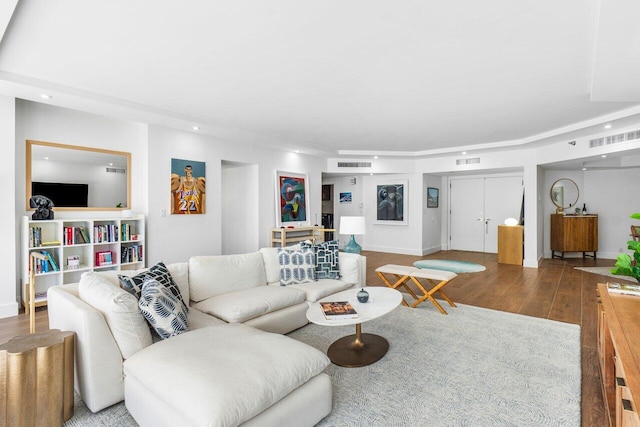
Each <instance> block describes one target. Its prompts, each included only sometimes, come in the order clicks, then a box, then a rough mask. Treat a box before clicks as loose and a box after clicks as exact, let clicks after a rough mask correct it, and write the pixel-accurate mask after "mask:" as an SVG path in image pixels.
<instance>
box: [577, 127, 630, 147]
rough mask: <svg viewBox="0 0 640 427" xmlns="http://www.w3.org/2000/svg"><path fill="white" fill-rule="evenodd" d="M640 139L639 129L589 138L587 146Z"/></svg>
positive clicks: (600, 145) (599, 145)
mask: <svg viewBox="0 0 640 427" xmlns="http://www.w3.org/2000/svg"><path fill="white" fill-rule="evenodd" d="M634 139H640V130H634V131H631V132H625V133H619V134H616V135H610V136H604V137H602V138H595V139H591V140H589V148H595V147H602V146H604V145H611V144H618V143H620V142H625V141H631V140H634Z"/></svg>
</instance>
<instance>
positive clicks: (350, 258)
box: [340, 252, 366, 284]
mask: <svg viewBox="0 0 640 427" xmlns="http://www.w3.org/2000/svg"><path fill="white" fill-rule="evenodd" d="M360 261H361V257H360V255H358V254H350V253H348V252H340V279H341V280H344V281H345V282H347V283H352V284H356V283H358V279H359V277H360ZM365 280H366V277H363V278H362V283H363V284H364V283H365Z"/></svg>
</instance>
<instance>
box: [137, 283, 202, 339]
mask: <svg viewBox="0 0 640 427" xmlns="http://www.w3.org/2000/svg"><path fill="white" fill-rule="evenodd" d="M138 306H139V307H140V311H141V312H142V315H143V316H144V318H145V319H147V322H149V324H150V325H151V327H152V328H153V330H155V331H156V333H157V334H158V335H159V336H160V338H162V339H167V338H171V337H172V336H174V335H178V334H181V333H182V332H186V331H188V330H189V321H188V320H187V312H186V310H185V309H184V304H183V303H182V301H181V300H179V299H178V298H176V296H175V295H174V294H173V292H171V290H170V289H169V288H167V287H166V286H164V285H163V284H162V283H160V282H158V281H157V280H155V279H152V278H149V279H146V280H145V281H144V283H143V284H142V292H141V294H140V301H138Z"/></svg>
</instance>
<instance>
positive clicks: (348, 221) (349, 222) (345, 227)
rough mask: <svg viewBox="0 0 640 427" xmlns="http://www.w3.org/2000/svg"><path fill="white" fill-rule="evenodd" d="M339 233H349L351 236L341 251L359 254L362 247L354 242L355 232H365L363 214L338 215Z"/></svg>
mask: <svg viewBox="0 0 640 427" xmlns="http://www.w3.org/2000/svg"><path fill="white" fill-rule="evenodd" d="M340 234H350V235H351V238H350V239H349V242H347V244H346V245H344V248H342V250H343V251H345V252H349V253H352V254H359V253H360V251H361V250H362V248H361V247H360V245H359V244H357V243H356V238H355V237H354V236H355V235H356V234H365V224H364V217H363V216H343V217H340Z"/></svg>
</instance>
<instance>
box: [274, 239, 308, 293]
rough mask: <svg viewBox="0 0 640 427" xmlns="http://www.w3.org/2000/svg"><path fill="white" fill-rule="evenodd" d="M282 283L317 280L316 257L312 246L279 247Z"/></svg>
mask: <svg viewBox="0 0 640 427" xmlns="http://www.w3.org/2000/svg"><path fill="white" fill-rule="evenodd" d="M278 261H279V262H280V285H281V286H287V285H293V284H296V283H308V282H314V281H315V280H316V276H315V271H316V257H315V254H314V252H313V250H312V249H311V248H308V247H307V248H303V247H288V248H287V247H285V248H278Z"/></svg>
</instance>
